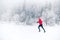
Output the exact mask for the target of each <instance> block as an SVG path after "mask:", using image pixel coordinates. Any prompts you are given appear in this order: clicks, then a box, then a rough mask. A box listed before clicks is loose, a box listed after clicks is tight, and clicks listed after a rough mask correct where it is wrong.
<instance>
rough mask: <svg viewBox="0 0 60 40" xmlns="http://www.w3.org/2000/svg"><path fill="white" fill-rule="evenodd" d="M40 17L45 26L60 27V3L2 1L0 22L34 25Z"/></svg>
mask: <svg viewBox="0 0 60 40" xmlns="http://www.w3.org/2000/svg"><path fill="white" fill-rule="evenodd" d="M39 17H41V18H42V19H43V23H44V24H45V25H55V24H58V25H59V24H60V1H59V0H0V21H5V22H15V23H24V24H26V25H33V24H35V23H36V22H37V20H38V18H39Z"/></svg>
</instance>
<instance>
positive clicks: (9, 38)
mask: <svg viewBox="0 0 60 40" xmlns="http://www.w3.org/2000/svg"><path fill="white" fill-rule="evenodd" d="M45 29H46V33H44V32H43V30H42V29H41V32H38V29H37V26H26V25H15V24H11V23H0V40H60V38H59V37H60V31H59V30H60V27H57V26H55V27H45Z"/></svg>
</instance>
